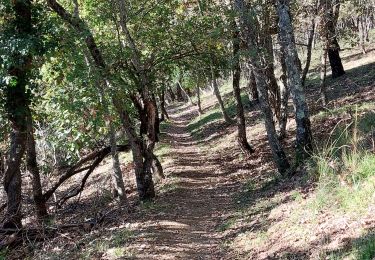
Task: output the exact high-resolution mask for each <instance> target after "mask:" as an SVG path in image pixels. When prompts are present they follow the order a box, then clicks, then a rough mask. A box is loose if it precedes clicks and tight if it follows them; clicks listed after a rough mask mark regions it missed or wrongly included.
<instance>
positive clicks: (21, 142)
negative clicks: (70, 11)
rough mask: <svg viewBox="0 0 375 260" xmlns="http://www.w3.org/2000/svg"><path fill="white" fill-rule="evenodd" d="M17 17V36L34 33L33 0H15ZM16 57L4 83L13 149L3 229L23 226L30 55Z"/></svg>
mask: <svg viewBox="0 0 375 260" xmlns="http://www.w3.org/2000/svg"><path fill="white" fill-rule="evenodd" d="M11 4H12V9H13V11H14V13H15V16H14V18H13V20H12V21H10V23H12V25H11V26H12V27H13V28H14V29H15V32H14V33H15V34H16V38H24V39H28V38H30V36H32V19H31V1H30V0H25V1H12V2H11ZM9 56H10V57H11V58H12V59H15V60H14V62H13V64H12V65H11V66H10V67H9V68H7V71H8V74H9V76H11V77H12V78H13V80H14V82H15V84H14V85H6V86H5V91H4V92H5V93H4V94H5V109H6V112H7V118H8V120H9V122H10V127H11V135H10V141H11V143H10V151H9V155H8V159H7V163H6V169H5V173H4V189H5V192H6V194H7V212H6V215H5V222H4V228H21V226H22V223H21V219H22V215H21V184H22V179H21V170H20V166H21V162H22V157H23V155H24V153H25V150H26V141H27V113H28V105H29V102H30V101H29V93H27V91H26V86H27V85H28V84H29V82H28V81H29V79H28V75H29V73H30V70H31V65H32V56H31V54H28V53H26V54H22V50H19V49H17V48H16V49H15V50H14V51H12V53H10V54H9Z"/></svg>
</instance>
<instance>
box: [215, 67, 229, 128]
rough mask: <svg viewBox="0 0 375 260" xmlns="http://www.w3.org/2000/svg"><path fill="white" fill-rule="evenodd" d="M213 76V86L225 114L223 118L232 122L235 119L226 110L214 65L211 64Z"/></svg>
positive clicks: (227, 121)
mask: <svg viewBox="0 0 375 260" xmlns="http://www.w3.org/2000/svg"><path fill="white" fill-rule="evenodd" d="M211 76H212V88H213V90H214V93H215V96H216V99H217V101H218V103H219V106H220V110H221V113H222V114H223V118H224V120H225V122H226V123H228V124H232V123H233V120H232V119H231V118H230V117H229V115H228V113H227V111H226V110H225V106H224V102H223V99H222V98H221V95H220V91H219V86H218V84H217V80H216V75H215V72H214V68H213V66H211Z"/></svg>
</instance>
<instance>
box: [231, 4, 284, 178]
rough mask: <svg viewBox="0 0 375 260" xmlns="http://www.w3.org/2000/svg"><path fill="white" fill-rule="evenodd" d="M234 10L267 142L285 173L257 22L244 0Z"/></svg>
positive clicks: (282, 150)
mask: <svg viewBox="0 0 375 260" xmlns="http://www.w3.org/2000/svg"><path fill="white" fill-rule="evenodd" d="M235 10H236V11H237V12H238V14H239V20H240V28H241V33H242V35H243V38H244V39H243V40H244V41H245V43H246V49H247V53H248V58H249V63H250V66H251V68H252V71H253V72H254V76H255V80H256V86H257V91H258V96H259V103H260V107H261V110H262V113H263V117H264V123H265V128H266V131H267V137H268V142H269V145H270V147H271V151H272V155H273V159H274V162H275V164H276V167H277V169H278V171H279V172H280V173H281V174H282V175H285V174H287V173H288V171H289V169H290V164H289V162H288V159H287V157H286V154H285V152H284V149H283V147H282V145H281V143H280V141H279V139H278V137H277V133H276V129H275V123H274V121H273V115H272V110H271V108H270V105H269V101H268V90H267V77H266V75H265V73H264V70H265V68H266V66H267V64H265V62H264V61H265V60H266V59H265V57H264V53H263V52H262V50H263V48H262V46H260V45H259V42H258V35H259V32H258V31H257V30H258V28H259V22H258V20H257V19H256V17H254V13H253V12H250V10H249V9H248V7H247V6H246V5H245V3H244V0H235Z"/></svg>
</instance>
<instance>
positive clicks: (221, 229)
mask: <svg viewBox="0 0 375 260" xmlns="http://www.w3.org/2000/svg"><path fill="white" fill-rule="evenodd" d="M236 222H237V219H236V218H230V219H228V220H226V221H225V222H224V223H222V224H221V225H219V226H218V227H217V231H219V232H224V231H226V230H228V229H230V228H231V227H232V226H233V225H234V224H236Z"/></svg>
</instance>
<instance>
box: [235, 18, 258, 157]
mask: <svg viewBox="0 0 375 260" xmlns="http://www.w3.org/2000/svg"><path fill="white" fill-rule="evenodd" d="M233 29H234V33H233V69H232V71H233V93H234V97H235V99H236V108H237V110H236V111H237V142H238V145H239V146H240V148H241V151H242V152H243V153H244V154H245V155H247V156H250V155H251V154H252V153H253V152H254V150H253V148H252V147H251V146H250V144H249V142H248V140H247V136H246V120H245V113H244V109H243V104H242V100H241V89H240V79H241V67H240V57H239V55H240V39H239V32H238V28H237V24H236V23H235V22H233Z"/></svg>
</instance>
